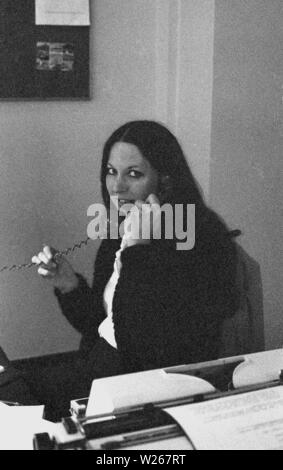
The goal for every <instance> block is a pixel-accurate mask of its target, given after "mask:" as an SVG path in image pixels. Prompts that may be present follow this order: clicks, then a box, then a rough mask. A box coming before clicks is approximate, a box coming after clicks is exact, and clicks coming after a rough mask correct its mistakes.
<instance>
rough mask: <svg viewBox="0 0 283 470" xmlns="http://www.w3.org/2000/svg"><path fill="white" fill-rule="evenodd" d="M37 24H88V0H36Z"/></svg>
mask: <svg viewBox="0 0 283 470" xmlns="http://www.w3.org/2000/svg"><path fill="white" fill-rule="evenodd" d="M35 23H36V24H37V25H59V26H89V24H90V10H89V0H36V1H35Z"/></svg>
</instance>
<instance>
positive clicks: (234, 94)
mask: <svg viewBox="0 0 283 470" xmlns="http://www.w3.org/2000/svg"><path fill="white" fill-rule="evenodd" d="M215 5H216V16H215V44H214V87H213V115H212V143H211V167H210V182H211V184H210V200H211V202H212V203H213V205H214V207H216V208H217V209H218V210H219V211H220V212H221V214H222V215H223V216H224V217H225V219H226V220H227V221H228V222H229V224H230V226H231V227H233V228H240V229H241V230H242V231H243V236H242V237H241V243H242V244H243V246H244V247H245V248H246V249H247V250H248V252H249V253H250V254H251V255H252V256H254V258H255V259H257V260H258V261H259V263H260V265H261V271H262V280H263V288H264V312H265V329H266V347H267V348H268V349H270V348H275V347H282V345H283V314H282V313H283V312H282V305H283V291H282V284H283V277H282V266H283V250H282V200H283V184H282V174H283V159H282V154H283V104H282V96H283V48H282V44H283V28H282V20H283V4H282V0H271V1H270V0H236V1H235V0H216V2H215Z"/></svg>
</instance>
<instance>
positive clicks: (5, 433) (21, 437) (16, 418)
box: [0, 403, 56, 450]
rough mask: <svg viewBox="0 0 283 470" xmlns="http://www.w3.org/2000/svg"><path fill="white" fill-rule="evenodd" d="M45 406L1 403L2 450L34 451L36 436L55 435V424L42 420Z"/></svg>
mask: <svg viewBox="0 0 283 470" xmlns="http://www.w3.org/2000/svg"><path fill="white" fill-rule="evenodd" d="M43 410H44V407H43V406H11V407H10V406H7V405H5V404H3V403H0V450H32V449H33V437H34V434H37V433H42V432H48V433H50V435H52V434H53V431H54V429H55V426H56V425H55V424H54V423H51V422H49V421H45V420H44V419H42V415H43Z"/></svg>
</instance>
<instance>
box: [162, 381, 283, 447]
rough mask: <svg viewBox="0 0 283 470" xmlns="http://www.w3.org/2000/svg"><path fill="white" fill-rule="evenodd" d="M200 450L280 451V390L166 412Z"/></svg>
mask: <svg viewBox="0 0 283 470" xmlns="http://www.w3.org/2000/svg"><path fill="white" fill-rule="evenodd" d="M166 411H167V412H168V413H169V414H171V416H173V417H174V418H175V419H176V420H177V421H178V423H179V424H180V425H181V426H182V428H183V429H184V431H185V432H186V434H187V436H189V437H190V439H191V440H192V442H193V444H194V446H195V447H196V448H197V449H199V450H279V449H280V450H283V387H281V386H278V387H273V388H269V389H265V390H260V391H256V392H250V393H245V394H240V395H234V396H232V397H226V398H219V399H217V400H212V401H207V402H203V403H197V404H193V405H184V406H179V407H175V408H168V409H167V410H166Z"/></svg>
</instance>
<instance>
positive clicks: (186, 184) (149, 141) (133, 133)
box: [100, 120, 204, 207]
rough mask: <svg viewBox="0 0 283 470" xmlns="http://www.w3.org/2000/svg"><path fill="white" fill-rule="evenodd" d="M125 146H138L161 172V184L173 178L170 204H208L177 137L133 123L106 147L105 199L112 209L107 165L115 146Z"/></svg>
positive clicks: (163, 129) (156, 125) (148, 123)
mask: <svg viewBox="0 0 283 470" xmlns="http://www.w3.org/2000/svg"><path fill="white" fill-rule="evenodd" d="M117 142H125V143H128V144H133V145H135V146H136V147H137V148H138V149H139V151H140V152H141V154H142V155H143V156H144V157H145V158H146V159H147V160H148V161H149V163H150V164H151V166H152V167H153V168H154V169H155V170H157V172H158V174H159V177H160V180H161V177H162V176H165V177H169V178H168V184H169V185H170V194H171V197H170V198H169V199H170V200H166V202H168V203H172V204H173V203H177V202H179V203H188V204H196V205H197V206H202V205H203V204H204V202H203V198H202V195H201V192H200V190H199V188H198V185H197V182H196V180H195V178H194V177H193V175H192V173H191V170H190V168H189V166H188V164H187V162H186V159H185V156H184V153H183V151H182V148H181V146H180V145H179V143H178V141H177V139H176V138H175V137H174V135H173V134H172V133H171V132H170V131H169V130H168V129H167V128H166V127H164V126H163V125H161V124H159V123H157V122H155V121H145V120H144V121H131V122H128V123H126V124H124V125H123V126H121V127H119V129H117V130H116V131H115V132H113V134H112V135H111V136H110V137H109V139H108V140H107V142H106V143H105V146H104V150H103V158H102V167H101V178H100V181H101V186H102V197H103V201H104V203H105V205H106V207H109V202H110V201H109V195H108V192H107V188H106V175H107V163H108V160H109V156H110V152H111V149H112V147H113V145H114V144H116V143H117Z"/></svg>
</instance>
